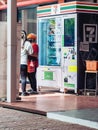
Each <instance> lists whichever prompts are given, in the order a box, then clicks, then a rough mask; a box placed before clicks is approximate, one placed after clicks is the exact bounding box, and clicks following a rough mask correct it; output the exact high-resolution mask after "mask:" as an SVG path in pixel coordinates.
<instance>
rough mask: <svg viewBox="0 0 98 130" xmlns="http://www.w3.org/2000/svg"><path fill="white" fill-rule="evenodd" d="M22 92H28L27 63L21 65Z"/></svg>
mask: <svg viewBox="0 0 98 130" xmlns="http://www.w3.org/2000/svg"><path fill="white" fill-rule="evenodd" d="M20 76H21V84H22V88H21V89H22V92H26V78H27V65H20Z"/></svg>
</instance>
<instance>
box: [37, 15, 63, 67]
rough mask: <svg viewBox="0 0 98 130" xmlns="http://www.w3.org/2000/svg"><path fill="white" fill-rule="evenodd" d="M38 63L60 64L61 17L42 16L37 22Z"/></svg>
mask: <svg viewBox="0 0 98 130" xmlns="http://www.w3.org/2000/svg"><path fill="white" fill-rule="evenodd" d="M38 30H39V31H38V44H39V48H40V51H39V52H40V53H39V63H40V65H44V66H60V65H61V41H62V40H61V39H62V34H61V18H60V17H54V18H52V17H51V18H42V19H39V22H38Z"/></svg>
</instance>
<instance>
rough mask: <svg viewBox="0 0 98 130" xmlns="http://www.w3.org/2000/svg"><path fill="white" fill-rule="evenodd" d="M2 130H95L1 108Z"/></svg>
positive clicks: (0, 123) (0, 126)
mask: <svg viewBox="0 0 98 130" xmlns="http://www.w3.org/2000/svg"><path fill="white" fill-rule="evenodd" d="M0 130H95V129H93V128H89V127H85V126H81V125H77V124H71V123H66V122H61V121H58V120H53V119H49V118H47V117H46V116H42V115H38V114H34V113H29V112H23V111H18V110H13V109H7V108H2V107H0Z"/></svg>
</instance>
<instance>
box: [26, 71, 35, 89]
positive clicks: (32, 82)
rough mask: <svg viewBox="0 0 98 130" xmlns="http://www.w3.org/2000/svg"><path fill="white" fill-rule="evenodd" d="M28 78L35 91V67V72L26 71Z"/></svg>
mask: <svg viewBox="0 0 98 130" xmlns="http://www.w3.org/2000/svg"><path fill="white" fill-rule="evenodd" d="M28 79H29V81H30V85H31V88H32V90H33V91H37V82H36V69H35V72H32V73H28Z"/></svg>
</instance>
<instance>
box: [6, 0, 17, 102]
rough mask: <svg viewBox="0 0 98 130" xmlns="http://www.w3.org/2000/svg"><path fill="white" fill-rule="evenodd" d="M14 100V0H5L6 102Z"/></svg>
mask: <svg viewBox="0 0 98 130" xmlns="http://www.w3.org/2000/svg"><path fill="white" fill-rule="evenodd" d="M15 100H16V0H7V102H13V101H15Z"/></svg>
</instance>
